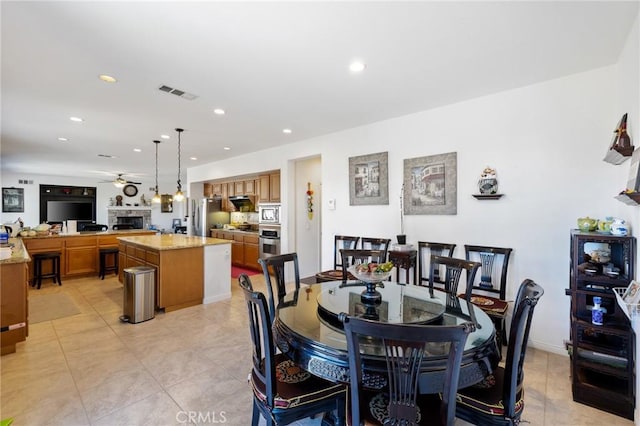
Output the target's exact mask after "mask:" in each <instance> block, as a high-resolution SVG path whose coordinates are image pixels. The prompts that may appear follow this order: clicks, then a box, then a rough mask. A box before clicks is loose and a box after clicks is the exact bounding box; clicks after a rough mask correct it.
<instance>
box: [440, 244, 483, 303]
mask: <svg viewBox="0 0 640 426" xmlns="http://www.w3.org/2000/svg"><path fill="white" fill-rule="evenodd" d="M441 267H444V270H445V272H444V283H443V284H444V288H443V290H444V291H445V292H446V293H447V294H448V295H449V296H456V295H457V294H458V284H459V281H460V278H461V277H462V273H463V272H465V273H466V277H465V288H464V295H465V297H464V298H465V300H471V290H472V286H473V280H474V278H475V276H476V272H477V271H478V268H479V267H480V264H479V263H478V262H471V261H468V260H465V259H456V258H455V257H444V256H436V255H434V254H432V255H431V261H430V272H429V291H430V292H431V293H432V294H433V289H434V285H433V284H434V277H435V275H436V271H439V270H440V268H441Z"/></svg>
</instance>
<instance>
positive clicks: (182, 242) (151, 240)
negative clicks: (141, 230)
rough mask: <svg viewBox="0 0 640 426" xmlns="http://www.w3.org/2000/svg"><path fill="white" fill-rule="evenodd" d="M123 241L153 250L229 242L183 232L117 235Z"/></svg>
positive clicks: (228, 242)
mask: <svg viewBox="0 0 640 426" xmlns="http://www.w3.org/2000/svg"><path fill="white" fill-rule="evenodd" d="M118 239H119V240H120V241H122V242H125V243H131V244H137V245H139V246H143V247H146V248H150V249H154V250H176V249H186V248H193V247H204V246H214V245H218V244H230V241H229V240H221V239H219V238H208V237H191V236H187V235H183V234H163V235H148V236H147V235H142V236H138V237H118Z"/></svg>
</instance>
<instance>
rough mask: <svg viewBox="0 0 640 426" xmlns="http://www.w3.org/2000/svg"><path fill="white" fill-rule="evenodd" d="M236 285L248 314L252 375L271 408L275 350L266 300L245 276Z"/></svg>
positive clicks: (274, 374)
mask: <svg viewBox="0 0 640 426" xmlns="http://www.w3.org/2000/svg"><path fill="white" fill-rule="evenodd" d="M238 283H239V284H240V288H241V289H242V293H243V295H244V301H245V303H246V306H247V312H248V314H249V334H250V336H251V343H252V345H253V353H252V356H251V360H252V362H253V374H255V375H256V376H257V377H258V379H259V380H261V381H262V383H264V385H265V389H266V392H265V395H266V399H267V401H266V403H267V405H268V406H269V407H273V406H274V396H275V395H276V366H275V362H274V357H275V348H274V344H273V332H272V331H271V324H272V321H271V317H270V315H269V312H268V306H267V300H266V299H265V297H264V294H262V293H260V292H258V291H254V290H253V286H252V285H251V280H250V279H249V277H248V276H247V275H246V274H240V276H239V277H238Z"/></svg>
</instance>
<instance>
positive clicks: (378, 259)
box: [340, 249, 387, 282]
mask: <svg viewBox="0 0 640 426" xmlns="http://www.w3.org/2000/svg"><path fill="white" fill-rule="evenodd" d="M340 255H341V257H342V282H347V279H348V276H349V272H348V269H349V267H350V266H353V265H358V264H360V263H370V262H375V263H384V262H385V260H386V258H387V255H386V253H385V252H384V251H383V250H362V249H354V250H346V249H341V250H340Z"/></svg>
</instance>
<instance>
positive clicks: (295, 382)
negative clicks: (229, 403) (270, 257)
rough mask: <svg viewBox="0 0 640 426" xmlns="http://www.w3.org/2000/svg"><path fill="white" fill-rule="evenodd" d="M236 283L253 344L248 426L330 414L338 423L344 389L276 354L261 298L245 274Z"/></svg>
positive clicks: (342, 416) (265, 309)
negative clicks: (251, 404)
mask: <svg viewBox="0 0 640 426" xmlns="http://www.w3.org/2000/svg"><path fill="white" fill-rule="evenodd" d="M238 283H239V284H240V288H241V289H242V292H243V294H244V300H245V302H246V305H247V312H248V314H249V332H250V335H251V342H252V344H253V354H252V369H251V375H250V379H249V380H250V383H251V388H252V389H253V415H252V418H251V424H252V426H257V424H258V422H259V420H260V416H261V415H262V417H264V419H265V420H266V424H267V425H268V426H272V425H287V424H290V423H292V422H295V421H297V420H301V419H304V418H306V417H312V416H315V415H316V414H319V413H331V415H333V411H334V410H336V417H337V418H334V422H335V421H337V422H339V421H340V419H342V418H344V416H345V401H346V388H345V387H344V386H343V385H340V384H335V383H331V382H328V381H326V380H323V379H320V378H318V377H315V376H313V375H311V374H309V373H308V372H306V371H304V370H303V369H301V368H300V367H298V366H297V365H296V364H294V363H293V361H291V360H290V359H288V358H287V357H286V355H284V354H282V353H278V354H276V350H275V349H276V348H275V345H274V343H273V332H272V331H271V325H272V321H271V317H270V315H269V313H268V306H267V301H266V299H265V297H264V294H262V293H260V292H257V291H254V290H253V286H252V285H251V280H250V279H249V277H248V276H247V275H246V274H240V276H239V277H238Z"/></svg>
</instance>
